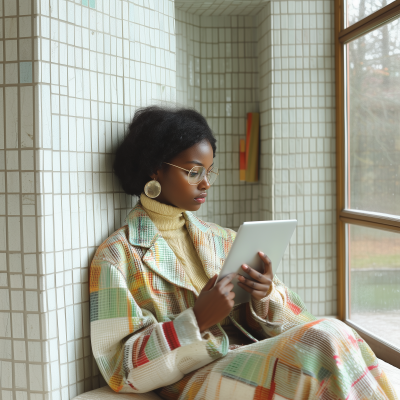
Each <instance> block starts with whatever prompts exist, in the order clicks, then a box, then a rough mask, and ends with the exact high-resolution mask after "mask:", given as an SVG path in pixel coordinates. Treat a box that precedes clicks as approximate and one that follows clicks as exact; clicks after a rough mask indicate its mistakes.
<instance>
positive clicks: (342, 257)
mask: <svg viewBox="0 0 400 400" xmlns="http://www.w3.org/2000/svg"><path fill="white" fill-rule="evenodd" d="M344 7H345V0H335V76H336V178H337V183H336V185H337V186H336V190H337V192H336V193H337V201H336V222H337V287H338V291H337V299H338V300H337V305H338V318H339V319H341V320H342V321H344V322H345V323H346V324H348V325H349V326H351V327H352V328H354V329H355V330H356V331H357V332H358V333H359V334H360V336H361V337H362V338H363V339H364V340H365V341H366V342H367V343H368V344H369V346H370V347H371V349H372V350H373V351H374V352H375V354H376V355H377V357H379V358H380V359H382V360H384V361H386V362H388V363H389V364H392V365H394V366H395V367H397V368H400V351H399V350H398V349H397V348H394V347H392V346H391V345H390V343H387V342H385V341H384V340H382V339H379V340H378V338H377V337H375V336H374V335H371V334H370V333H368V332H366V331H364V330H363V329H362V328H361V327H360V326H358V325H356V324H354V323H353V322H352V321H350V320H347V319H346V306H347V302H346V289H347V287H346V224H352V225H361V226H365V227H370V228H376V229H383V230H388V231H392V232H397V233H399V234H400V217H399V218H395V217H393V216H389V215H388V216H385V215H377V214H374V213H369V212H365V211H355V210H348V209H346V208H345V206H346V199H345V196H346V190H345V185H346V176H345V174H346V159H345V157H346V148H345V140H346V137H345V133H346V131H345V109H344V105H345V71H344V45H345V44H346V43H349V42H351V41H352V40H354V39H356V38H358V37H360V36H362V35H365V34H366V33H368V32H371V31H372V30H374V29H376V28H378V27H380V26H382V25H384V24H386V23H388V22H391V21H393V20H394V19H396V18H399V17H400V0H396V1H394V2H392V3H390V4H388V5H387V6H386V7H384V8H382V9H380V10H378V11H376V12H374V13H373V14H371V15H369V16H367V17H366V18H364V19H362V20H361V21H358V22H357V23H355V24H354V25H351V26H349V27H347V28H345V27H344Z"/></svg>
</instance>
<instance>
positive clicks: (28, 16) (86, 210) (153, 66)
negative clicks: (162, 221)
mask: <svg viewBox="0 0 400 400" xmlns="http://www.w3.org/2000/svg"><path fill="white" fill-rule="evenodd" d="M173 16H174V5H173V2H172V1H168V0H157V2H147V1H146V2H142V1H141V2H137V1H135V2H133V1H126V0H124V1H121V0H118V1H108V0H76V1H69V0H68V1H66V0H50V1H49V0H37V1H36V0H35V1H31V0H0V18H1V22H2V24H1V25H0V27H1V29H0V43H1V44H0V46H1V48H0V57H1V59H0V61H1V63H0V79H1V82H0V83H1V84H2V85H1V87H0V102H1V104H0V121H1V123H0V126H1V128H0V376H1V378H0V398H1V399H4V400H8V399H18V400H20V399H21V400H22V399H30V400H43V399H45V398H46V399H69V398H73V397H74V396H75V395H76V394H77V393H81V392H83V391H87V390H89V389H91V388H95V387H97V386H98V385H99V384H100V382H99V372H98V369H97V366H96V364H95V362H94V361H93V358H92V356H91V347H90V339H89V303H88V299H89V298H88V266H89V262H90V258H91V257H92V255H93V253H94V251H95V249H96V247H97V246H98V245H99V244H100V243H101V242H102V241H103V240H104V239H105V238H106V237H107V236H108V235H109V234H110V233H111V232H113V231H114V229H115V228H117V227H119V226H121V225H122V223H123V220H124V218H125V216H126V213H127V212H128V211H129V209H130V208H131V206H132V204H134V203H135V201H136V199H134V198H131V197H128V196H126V195H124V194H122V193H121V190H120V189H119V187H118V184H117V183H116V181H115V178H114V177H113V174H112V169H111V164H112V153H113V151H114V149H115V147H116V146H117V145H118V143H119V142H120V141H121V139H122V138H123V135H124V131H125V129H126V124H127V123H128V122H129V120H130V119H131V116H132V114H133V112H134V110H135V108H137V107H139V106H141V105H147V104H151V103H154V102H162V101H174V100H175V74H176V72H175V65H176V61H175V36H174V19H173Z"/></svg>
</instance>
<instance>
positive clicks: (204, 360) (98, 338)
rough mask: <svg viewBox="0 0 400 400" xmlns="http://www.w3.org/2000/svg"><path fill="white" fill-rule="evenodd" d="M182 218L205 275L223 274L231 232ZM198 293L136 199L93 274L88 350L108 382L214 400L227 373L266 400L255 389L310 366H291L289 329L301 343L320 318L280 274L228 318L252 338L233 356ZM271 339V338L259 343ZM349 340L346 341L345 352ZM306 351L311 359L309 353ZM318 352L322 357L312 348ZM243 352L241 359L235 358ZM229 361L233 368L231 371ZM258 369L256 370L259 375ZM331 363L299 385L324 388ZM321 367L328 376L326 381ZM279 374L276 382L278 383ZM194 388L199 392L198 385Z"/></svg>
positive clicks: (126, 389)
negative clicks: (206, 318)
mask: <svg viewBox="0 0 400 400" xmlns="http://www.w3.org/2000/svg"><path fill="white" fill-rule="evenodd" d="M184 217H185V219H186V227H187V229H188V232H189V234H190V237H191V239H192V241H193V243H194V246H195V249H196V251H197V253H198V255H199V257H200V260H201V262H202V264H203V266H204V270H205V272H206V274H207V276H208V277H209V278H211V277H212V276H214V275H215V274H216V273H219V271H220V270H221V267H222V265H223V263H224V260H225V258H226V256H227V254H228V252H229V249H230V247H231V245H232V243H233V241H234V239H235V232H234V231H232V230H230V229H224V228H221V227H220V226H218V225H216V224H212V223H206V222H204V221H201V220H200V219H199V218H197V217H196V216H195V215H193V214H192V213H190V212H185V213H184ZM197 296H198V293H197V292H196V290H195V288H194V287H193V285H192V284H191V282H190V280H189V278H188V276H187V275H186V273H185V271H184V269H183V267H182V265H181V264H180V263H179V261H178V260H177V258H176V256H175V254H174V253H173V251H172V250H171V249H170V247H169V246H168V244H167V242H166V241H165V240H164V239H163V237H162V236H161V234H160V232H159V231H158V230H157V228H156V226H155V225H154V224H153V222H152V221H151V219H150V218H149V216H148V215H147V213H146V212H145V211H144V210H143V208H142V206H141V204H140V202H139V203H138V204H137V205H136V206H135V207H134V208H133V209H132V211H131V212H130V214H129V215H128V217H127V225H125V226H123V227H122V228H120V229H119V230H117V231H116V232H114V233H113V234H112V235H111V236H110V237H109V238H108V239H106V240H105V241H104V243H103V244H102V245H101V246H100V247H99V248H98V250H97V252H96V254H95V256H94V259H93V261H92V264H91V268H90V318H91V341H92V349H93V354H94V357H95V359H96V362H97V364H98V366H99V369H100V371H101V373H102V375H103V377H104V379H105V380H106V381H107V383H108V384H109V386H110V387H111V388H112V389H113V390H115V391H117V392H133V393H135V392H148V391H151V390H154V389H157V388H162V389H161V391H160V395H162V397H164V398H171V399H172V398H177V397H179V396H180V395H182V398H188V399H189V398H190V399H191V398H195V397H196V396H197V394H198V392H199V390H200V388H201V390H203V391H204V390H206V392H207V390H208V392H207V394H206V395H205V397H204V396H203V395H202V396H200V397H201V398H207V399H208V398H210V399H212V398H215V399H217V398H220V397H218V394H217V392H216V391H218V390H219V389H218V390H217V389H216V387H217V386H218V385H217V386H215V385H216V383H215V379H217V381H218V379H219V380H221V379H222V380H223V379H225V378H226V377H228V378H229V379H230V380H231V381H232V379H233V380H235V382H236V384H235V385H234V387H236V385H239V384H240V385H243V384H244V385H245V387H246V390H247V392H243V391H241V392H240V393H242V394H243V395H245V397H241V398H249V399H251V398H254V399H255V398H263V397H257V393H256V392H255V390H256V388H257V387H260V388H261V389H263V390H264V389H265V390H271V387H274V390H276V389H277V388H278V386H277V385H275V386H274V385H273V380H274V379H278V377H279V373H280V372H279V371H280V370H281V369H282V368H283V371H284V370H285V368H287V367H288V365H290V368H292V369H293V374H294V375H293V376H297V375H296V374H295V371H297V372H298V374H299V373H300V372H301V371H302V369H304V365H302V363H304V362H306V361H304V360H303V361H302V359H301V357H300V358H299V360H298V362H297V364H299V365H297V364H296V363H295V362H294V361H293V354H296V352H295V351H294V348H295V346H294V347H293V346H292V347H293V349H292V350H290V351H288V347H287V346H289V344H290V343H291V341H292V340H293V338H292V336H290V335H289V336H287V333H289V332H292V334H295V336H296V335H297V336H296V338H297V339H296V340H299V339H300V338H301V334H300V332H297V333H296V329H298V328H299V327H301V329H303V330H304V331H305V332H309V331H310V329H311V330H313V329H315V325H316V324H319V323H320V322H321V321H315V317H313V316H312V315H311V314H310V313H308V312H307V310H306V308H305V306H304V304H303V302H302V301H301V299H300V298H299V297H298V296H297V295H296V294H295V293H293V292H292V291H290V290H289V289H288V288H287V287H285V286H284V285H283V284H282V283H281V282H280V281H279V280H278V279H277V278H276V277H275V278H274V283H273V285H272V290H271V292H270V294H269V296H268V297H265V298H264V299H263V300H261V301H254V300H252V301H251V302H249V303H248V304H242V305H240V306H237V307H235V308H234V309H233V311H232V312H231V314H230V318H231V320H232V322H233V323H234V324H235V325H236V326H237V327H238V328H239V329H240V330H241V331H242V332H243V333H244V334H245V335H247V336H248V337H249V338H250V339H251V340H252V341H253V342H254V344H253V345H248V346H242V347H241V348H239V349H238V350H234V351H230V350H229V340H228V337H227V335H226V333H225V332H224V330H223V328H222V327H221V325H220V324H217V325H214V326H212V327H211V328H210V329H208V330H206V331H205V332H203V333H200V331H199V329H198V326H197V321H196V318H195V316H194V313H193V309H192V307H193V305H194V303H195V300H196V298H197ZM321 323H322V324H323V323H324V320H322V322H321ZM310 324H311V325H310ZM325 324H326V325H327V326H328V328H329V329H331V328H332V327H331V325H332V324H331V323H330V322H329V321H328V323H326V321H325ZM335 324H341V325H340V329H339V330H340V332H342V331H343V329H347V331H346V332H347V333H346V335H347V334H348V332H353V331H352V330H351V329H350V328H348V327H346V328H344V327H345V325H344V324H342V323H340V322H339V321H338V322H337V323H336V322H335ZM342 325H343V327H342ZM308 326H310V329H308ZM291 328H295V329H294V330H293V329H291ZM319 330H320V328H319ZM293 332H294V333H293ZM354 334H355V333H354ZM285 335H286V336H285ZM355 335H356V334H355ZM274 336H275V338H273V339H268V340H262V339H265V338H269V337H274ZM342 336H343V335H342ZM278 338H281V339H279V342H278V343H276V344H274V342H273V341H274V340H276V339H278ZM259 340H261V341H260V342H259ZM357 340H362V339H360V338H359V337H356V338H355V339H354V341H355V342H356V343H357ZM267 343H269V344H268V345H267ZM279 343H280V344H279ZM296 343H297V342H296ZM292 344H293V343H292ZM347 344H348V343H347V341H346V343H345V346H344V347H345V348H347V347H346V346H347ZM293 345H294V344H293ZM254 346H256V347H254ZM257 346H258V347H257ZM260 346H261V347H260ZM271 346H272V347H271ZM252 347H254V349H256V348H257V350H256V352H257V353H258V354H259V355H258V356H257V357H256V356H255V355H252V354H253V353H254V350H252ZM342 347H343V346H342ZM367 347H368V346H367ZM367 347H366V348H367ZM272 348H274V349H277V348H281V354H280V360H281V361H280V363H279V364H276V360H277V357H276V354H275V353H274V351H272ZM357 349H358V347H357ZM368 349H369V348H368ZM368 349H367V350H365V351H367V353H368V355H369V357H370V358H371V357H372V356H371V354H372V355H373V353H372V351H370V350H368ZM304 351H306V353H307V349H306V348H304V349H303V352H304ZM314 351H315V352H316V353H317V350H316V349H314ZM324 351H325V350H324ZM334 352H335V351H334ZM227 355H228V357H226V356H227ZM238 356H240V357H241V358H240V360H239V361H238V358H237V357H238ZM323 356H324V357H325V358H326V357H327V356H328V357H330V358H331V362H332V363H333V364H334V366H335V368H336V365H337V364H336V363H337V359H336V358H335V356H337V354H328V355H326V354H323ZM232 357H233V361H232ZM260 357H264V364H262V365H265V368H267V367H268V368H269V369H268V370H269V372H265V373H264V375H260V373H259V372H257V373H256V375H257V376H256V377H252V376H251V371H253V372H254V371H256V370H257V371H259V369H260V368H259V367H260V365H261V364H260ZM285 357H286V358H285ZM303 357H304V354H303ZM373 358H374V356H373V357H372V358H371V359H370V360H369V361H371V360H372V364H373ZM374 359H375V363H377V361H376V358H374ZM217 360H219V361H217ZM223 360H225V361H223ZM229 360H231V361H229ZM235 360H236V361H235ZM285 360H286V363H285ZM238 362H239V364H238ZM362 362H363V363H364V361H362ZM224 363H228V364H227V365H228V367H229V366H230V367H229V368H230V369H229V368H228V370H229V371H230V372H228V373H225V375H224V373H223V372H222V370H224V371H225V369H226V366H225V364H224ZM232 363H233V364H234V365H236V367H235V368H233V369H232V365H231V364H232ZM254 363H256V364H257V365H258V368H256V369H254ZM271 363H272V364H271ZM274 363H275V364H274ZM308 364H310V362H309V363H308ZM325 364H326V363H320V364H318V363H316V364H315V365H314V366H312V365H311V364H310V365H309V366H308V367H307V368H306V369H307V371H308V372H307V374H306V375H305V376H306V378H304V377H303V378H304V379H312V380H313V382H314V381H315V382H314V386H313V385H311V384H309V383H307V382H306V383H304V382H303V386H304V384H305V385H306V387H308V388H314V389H315V388H317V389H318V387H319V383H320V381H321V379H322V380H323V379H325V381H328V377H329V376H333V378H335V379H337V376H336V375H334V373H333V372H332V371H330V370H329V368H327V367H329V365H330V364H329V365H325ZM238 365H240V367H238ZM271 365H272V367H271ZM205 366H206V367H205ZM223 366H224V367H223ZM246 366H247V367H246ZM364 366H365V363H364ZM202 367H203V368H202ZM221 368H222V370H221ZM243 368H244V370H243ZM249 368H250V370H249ZM331 370H332V368H331ZM207 371H208V372H207ZM249 371H250V372H249ZM272 371H274V374H273V375H272V374H271V373H272ZM299 371H300V372H299ZM321 371H322V372H321ZM323 371H328V372H329V373H325V375H324V372H323ZM376 371H378V370H376ZM376 371H375V372H376ZM276 373H278V375H276ZM321 373H322V375H321ZM204 374H206V375H204ZM215 374H217V375H215ZM329 374H330V375H329ZM379 374H381V371H379ZM275 375H276V377H277V378H274V376H275ZM300 375H301V374H300ZM300 375H299V376H300ZM353 375H354V376H352V377H351V378H350V379H348V380H347V381H348V382H347V381H346V382H345V386H346V390H347V389H348V388H351V383H352V382H353V380H352V379H354V381H356V380H357V379H358V378H360V376H361V375H360V376H359V375H358V374H353ZM383 375H384V374H383ZM205 376H206V377H208V378H210V377H211V376H213V377H214V378H215V379H214V378H213V379H214V380H213V379H212V382H211V383H210V382H209V383H210V385H208V384H207V385H206V382H207V379H208V378H207V379H206V378H205ZM379 376H381V375H379ZM321 377H322V378H321ZM190 379H191V380H190ZM210 379H211V378H210ZM304 379H303V380H304ZM221 382H222V381H221ZM243 382H245V383H243ZM296 382H297V381H296ZM298 385H299V382H297V383H295V382H294V381H293V382H292V384H290V385H289V386H288V384H287V382H286V383H284V384H283V385H282V388H283V389H282V390H283V391H285V390H287V388H288V387H289V388H290V390H292V391H293V387H294V388H296V387H298ZM375 386H376V381H375ZM195 387H196V388H197V389H196V390H194V389H193V388H195ZM268 387H269V388H268ZM231 389H232V385H231ZM336 389H337V388H336ZM339 389H340V390H339V392H341V391H342V392H343V390H342V389H343V388H341V387H340V385H339ZM235 390H236V389H235ZM310 390H311V389H310ZM188 391H189V394H188V393H187V392H188ZM336 391H337V390H336ZM234 392H235V391H234ZM234 392H233V393H234ZM183 393H185V394H184V395H183ZM190 393H191V394H190ZM237 393H239V392H237ZM263 393H264V392H263ZM290 393H291V392H290ZM293 393H294V392H293ZM343 393H344V392H343ZM196 398H197V397H196ZM224 398H225V397H224ZM231 398H235V397H234V396H233V397H231ZM266 398H267V397H266ZM270 398H272V397H270ZM284 398H291V397H290V396H289V397H284ZM299 398H303V397H299ZM307 398H308V397H307ZM310 398H311V397H310ZM327 398H328V397H327ZM329 398H330V397H329ZM332 398H333V397H332ZM335 398H340V397H335ZM377 398H385V399H386V398H387V397H386V396H383V397H377ZM389 398H395V397H389Z"/></svg>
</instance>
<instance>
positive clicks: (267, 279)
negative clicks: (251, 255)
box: [238, 251, 273, 300]
mask: <svg viewBox="0 0 400 400" xmlns="http://www.w3.org/2000/svg"><path fill="white" fill-rule="evenodd" d="M258 255H259V256H260V258H261V260H262V262H263V264H264V272H263V273H261V272H258V271H256V270H255V269H253V268H251V267H249V266H248V265H246V264H243V265H242V269H243V271H245V272H246V273H247V274H248V275H250V277H251V278H252V279H254V281H252V280H250V279H247V278H245V277H244V276H242V275H239V277H238V279H239V282H238V285H239V286H240V287H241V288H242V289H244V290H245V291H246V292H249V293H250V294H251V296H252V297H253V299H255V300H261V299H263V298H264V297H265V296H266V295H267V294H268V292H269V290H270V288H271V285H272V279H273V274H272V264H271V260H270V259H269V258H268V257H267V256H266V255H265V254H264V253H263V252H261V251H259V252H258Z"/></svg>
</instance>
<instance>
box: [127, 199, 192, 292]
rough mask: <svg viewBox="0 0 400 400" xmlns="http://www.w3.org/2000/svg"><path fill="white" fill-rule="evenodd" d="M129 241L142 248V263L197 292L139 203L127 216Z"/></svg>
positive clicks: (167, 278) (172, 281)
mask: <svg viewBox="0 0 400 400" xmlns="http://www.w3.org/2000/svg"><path fill="white" fill-rule="evenodd" d="M127 223H128V228H129V242H130V244H132V245H133V246H139V247H142V248H144V255H143V258H142V261H143V263H144V264H145V265H146V266H147V267H149V268H150V269H151V270H152V271H153V272H155V273H156V274H158V275H160V276H161V277H162V278H164V279H165V280H167V281H168V282H170V283H172V284H174V285H177V286H180V287H183V288H185V289H188V290H191V291H193V292H194V293H196V294H197V291H196V289H195V288H194V287H193V285H192V283H191V282H190V279H189V277H188V276H187V274H186V272H185V270H184V268H183V266H182V264H181V263H180V262H179V261H178V259H177V258H176V256H175V254H174V252H173V251H172V249H171V248H170V247H169V246H168V243H167V242H166V240H165V239H164V238H163V237H162V235H161V233H160V232H159V230H158V229H157V227H156V226H155V225H154V223H153V221H152V220H151V219H150V217H149V216H148V214H147V213H146V211H144V210H143V208H142V207H141V205H140V203H138V204H136V206H135V207H134V208H133V209H132V211H131V212H130V213H129V214H128V216H127Z"/></svg>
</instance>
